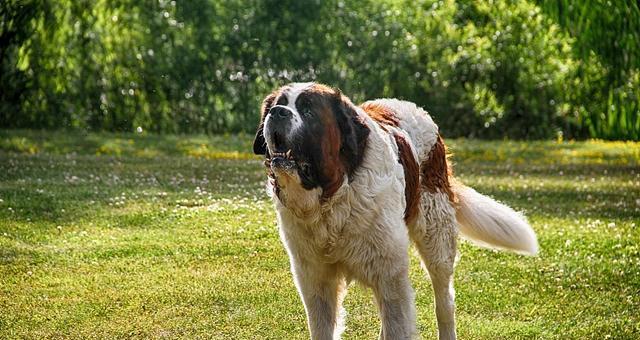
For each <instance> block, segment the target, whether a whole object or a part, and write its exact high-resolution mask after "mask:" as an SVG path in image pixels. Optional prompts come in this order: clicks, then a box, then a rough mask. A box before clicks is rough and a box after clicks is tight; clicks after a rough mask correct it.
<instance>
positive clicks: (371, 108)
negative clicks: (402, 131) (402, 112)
mask: <svg viewBox="0 0 640 340" xmlns="http://www.w3.org/2000/svg"><path fill="white" fill-rule="evenodd" d="M360 107H361V108H362V109H363V110H364V111H365V112H366V113H367V114H368V115H369V117H371V118H372V119H373V120H375V121H376V122H377V123H378V124H380V125H381V126H382V128H383V129H384V130H387V129H386V128H385V125H389V126H395V127H398V125H399V124H400V121H399V120H398V117H396V114H395V113H394V112H393V110H391V109H390V108H388V107H386V106H384V105H382V104H379V103H376V102H365V103H363V104H361V105H360Z"/></svg>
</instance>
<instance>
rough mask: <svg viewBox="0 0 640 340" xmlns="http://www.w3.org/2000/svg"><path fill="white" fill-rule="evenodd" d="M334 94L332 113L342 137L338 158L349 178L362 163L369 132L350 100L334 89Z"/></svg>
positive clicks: (363, 118) (363, 119)
mask: <svg viewBox="0 0 640 340" xmlns="http://www.w3.org/2000/svg"><path fill="white" fill-rule="evenodd" d="M335 92H336V102H335V103H336V104H335V107H334V112H335V114H336V121H337V122H338V126H339V128H340V133H341V135H342V138H341V145H340V157H341V159H342V162H343V164H344V165H345V167H346V170H347V174H348V175H349V176H351V174H352V173H353V171H354V170H355V169H356V168H357V167H358V165H360V163H361V162H362V157H363V156H364V150H365V148H366V146H367V137H368V136H369V132H370V130H369V127H368V126H367V124H366V121H365V117H363V116H362V115H360V114H359V113H358V111H357V109H356V106H355V105H353V103H352V102H351V100H349V98H347V97H346V96H344V95H342V93H341V92H340V90H339V89H336V90H335Z"/></svg>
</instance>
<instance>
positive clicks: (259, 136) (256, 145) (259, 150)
mask: <svg viewBox="0 0 640 340" xmlns="http://www.w3.org/2000/svg"><path fill="white" fill-rule="evenodd" d="M276 97H277V92H276V91H274V92H272V93H271V94H269V95H268V96H267V97H265V98H264V100H263V101H262V106H261V107H260V124H258V130H257V131H256V137H255V139H254V140H253V153H254V154H256V155H266V154H267V142H266V141H265V139H264V118H265V117H266V116H267V113H269V110H270V109H271V107H272V106H273V101H274V100H275V99H276Z"/></svg>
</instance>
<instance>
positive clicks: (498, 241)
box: [454, 185, 538, 255]
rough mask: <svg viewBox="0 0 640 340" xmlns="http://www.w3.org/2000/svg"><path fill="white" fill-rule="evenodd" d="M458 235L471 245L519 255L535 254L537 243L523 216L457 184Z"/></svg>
mask: <svg viewBox="0 0 640 340" xmlns="http://www.w3.org/2000/svg"><path fill="white" fill-rule="evenodd" d="M454 191H455V193H456V195H457V197H458V199H459V205H458V208H457V210H456V218H457V219H458V224H459V226H460V233H461V234H462V236H463V237H464V238H466V239H469V240H470V241H472V242H473V243H475V244H477V245H479V246H482V247H488V248H497V249H505V250H511V251H514V252H516V253H519V254H525V255H535V254H537V253H538V240H537V238H536V234H535V233H534V231H533V229H531V227H530V226H529V223H527V220H526V219H525V217H524V216H522V215H521V214H519V213H517V212H516V211H514V210H513V209H511V208H509V207H507V206H506V205H504V204H501V203H499V202H496V201H495V200H493V199H491V198H490V197H488V196H485V195H482V194H479V193H478V192H477V191H475V190H473V189H472V188H469V187H466V186H463V185H456V186H454Z"/></svg>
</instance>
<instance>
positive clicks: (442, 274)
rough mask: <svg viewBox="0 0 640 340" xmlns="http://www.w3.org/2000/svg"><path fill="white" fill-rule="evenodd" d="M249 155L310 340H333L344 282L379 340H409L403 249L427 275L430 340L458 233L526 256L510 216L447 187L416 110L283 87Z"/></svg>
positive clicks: (443, 309) (434, 133)
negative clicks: (365, 292)
mask: <svg viewBox="0 0 640 340" xmlns="http://www.w3.org/2000/svg"><path fill="white" fill-rule="evenodd" d="M261 115H262V119H261V122H260V125H259V126H258V131H257V133H256V137H255V142H254V144H253V151H254V152H255V153H256V154H260V155H265V162H264V164H265V166H266V169H267V174H268V181H267V191H268V194H269V195H270V196H271V197H272V199H273V202H274V204H275V208H276V211H277V219H278V225H279V229H280V237H281V239H282V242H283V243H284V245H285V247H286V250H287V252H288V254H289V258H290V263H291V271H292V273H293V277H294V281H295V284H296V287H297V289H298V292H299V294H300V297H301V299H302V301H303V303H304V308H305V311H306V314H307V322H308V326H309V331H310V333H311V338H312V339H336V338H340V333H341V331H342V328H343V315H344V311H343V309H342V308H341V305H342V301H343V299H344V296H345V294H346V289H347V286H348V284H349V282H350V281H352V280H354V279H355V280H357V281H359V282H361V283H362V284H364V285H365V286H367V287H370V288H371V289H372V290H373V293H374V296H375V301H376V304H377V307H378V310H379V315H380V319H381V325H382V327H381V330H380V338H381V339H410V338H416V337H418V335H417V334H416V326H415V318H416V313H415V307H414V293H413V289H412V287H411V283H410V282H409V276H408V271H409V253H408V248H409V242H410V241H412V242H413V244H414V245H415V247H416V249H417V251H418V254H419V255H420V257H421V259H422V262H423V264H424V267H425V268H426V269H427V272H428V273H429V276H430V277H431V282H432V286H433V291H434V295H435V312H436V318H437V323H438V333H439V337H440V339H454V338H455V337H456V328H455V319H454V291H453V269H454V262H455V258H456V243H457V237H458V233H459V232H460V233H461V234H462V236H464V237H466V238H468V239H470V240H472V241H475V242H476V243H478V244H480V245H483V246H487V247H492V248H498V249H506V250H511V251H515V252H518V253H522V254H536V252H537V250H538V242H537V240H536V235H535V233H534V232H533V230H532V229H531V227H530V226H529V225H528V224H527V222H526V220H525V219H524V217H523V216H521V215H520V214H519V213H517V212H515V211H514V210H512V209H511V208H509V207H507V206H505V205H503V204H500V203H498V202H496V201H494V200H492V199H491V198H489V197H487V196H484V195H481V194H479V193H478V192H476V191H475V190H473V189H471V188H469V187H466V186H464V185H462V184H460V183H459V182H457V181H455V179H454V178H453V173H452V170H451V165H450V163H449V162H448V161H447V151H446V147H445V144H444V141H443V139H442V137H441V136H440V134H439V132H438V126H437V125H436V124H435V123H434V122H433V120H432V119H431V117H430V116H429V114H428V113H427V112H425V111H424V110H423V109H421V108H420V107H417V106H416V105H415V104H413V103H410V102H406V101H401V100H397V99H377V100H373V101H367V102H365V103H363V104H361V105H359V106H356V105H354V104H353V103H352V102H351V101H350V100H349V99H348V98H347V97H346V96H344V95H343V94H341V93H340V91H339V90H335V89H332V88H330V87H327V86H325V85H321V84H316V83H293V84H289V85H286V86H283V87H282V88H280V89H277V90H276V91H274V92H273V93H271V94H270V95H268V96H267V97H266V98H265V99H264V102H263V104H262V109H261Z"/></svg>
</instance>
